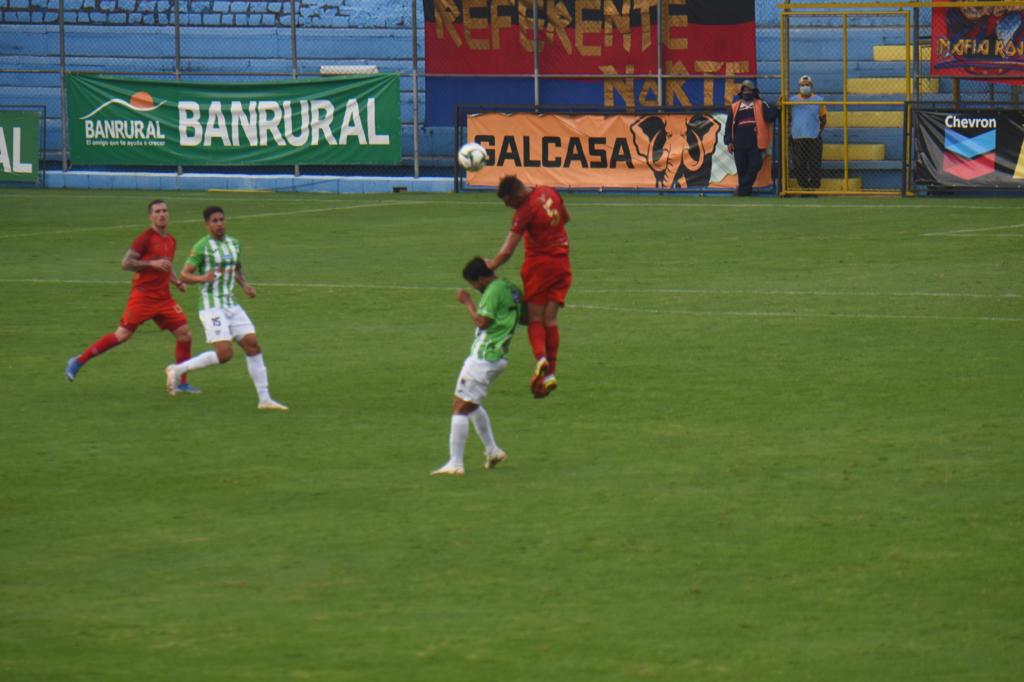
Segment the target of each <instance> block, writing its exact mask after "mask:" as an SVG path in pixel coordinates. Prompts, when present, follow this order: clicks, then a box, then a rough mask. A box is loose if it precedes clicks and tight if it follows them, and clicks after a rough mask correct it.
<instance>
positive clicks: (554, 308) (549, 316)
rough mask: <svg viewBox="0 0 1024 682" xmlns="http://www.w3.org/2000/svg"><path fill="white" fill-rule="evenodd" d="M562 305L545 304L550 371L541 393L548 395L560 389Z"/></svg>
mask: <svg viewBox="0 0 1024 682" xmlns="http://www.w3.org/2000/svg"><path fill="white" fill-rule="evenodd" d="M561 308H562V305H561V304H560V303H559V302H558V301H556V300H554V299H551V300H549V301H548V302H547V303H545V304H544V329H545V330H546V331H547V335H546V340H547V358H548V371H547V373H546V374H545V375H544V378H543V379H542V380H541V392H542V393H543V394H544V395H547V394H548V393H550V392H551V391H553V390H555V389H556V388H557V387H558V380H557V379H555V367H556V366H557V365H558V348H559V346H560V345H561V342H562V336H561V333H560V332H559V331H558V311H559V310H561Z"/></svg>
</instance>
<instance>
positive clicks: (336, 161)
mask: <svg viewBox="0 0 1024 682" xmlns="http://www.w3.org/2000/svg"><path fill="white" fill-rule="evenodd" d="M67 93H68V136H69V146H70V150H71V160H72V161H73V162H75V163H82V164H104V165H135V166H175V165H189V166H236V165H239V166H260V165H293V164H304V165H353V164H358V165H377V164H392V165H393V164H398V163H399V162H400V161H401V123H400V118H399V100H398V76H396V75H392V74H386V75H373V76H351V77H332V78H318V79H315V80H312V79H309V80H292V81H275V82H263V83H259V82H256V83H186V82H180V81H166V80H136V79H126V78H113V77H108V76H84V75H69V76H67Z"/></svg>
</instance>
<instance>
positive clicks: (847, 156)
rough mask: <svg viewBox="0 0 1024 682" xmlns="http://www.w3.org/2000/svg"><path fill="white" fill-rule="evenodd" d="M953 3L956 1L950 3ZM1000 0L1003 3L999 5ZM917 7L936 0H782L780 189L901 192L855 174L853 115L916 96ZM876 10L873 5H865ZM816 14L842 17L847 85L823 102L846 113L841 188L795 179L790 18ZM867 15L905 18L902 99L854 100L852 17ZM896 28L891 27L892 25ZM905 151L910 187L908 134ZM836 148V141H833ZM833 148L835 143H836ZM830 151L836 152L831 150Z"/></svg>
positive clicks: (793, 191) (842, 123) (792, 191)
mask: <svg viewBox="0 0 1024 682" xmlns="http://www.w3.org/2000/svg"><path fill="white" fill-rule="evenodd" d="M951 4H954V3H951ZM995 4H1000V3H995ZM914 5H917V6H921V7H932V6H933V5H932V4H931V3H863V4H857V3H842V4H839V3H784V4H780V5H779V8H780V10H781V11H780V29H781V30H780V38H781V50H780V54H781V58H782V65H781V66H782V68H781V71H782V77H781V86H780V92H781V93H782V98H781V100H780V101H781V105H782V139H781V150H782V163H781V169H782V179H781V187H782V191H781V193H782V194H783V195H787V194H793V195H799V194H840V195H841V194H899V193H901V191H902V190H901V189H896V190H889V189H867V190H865V189H863V188H862V184H861V182H860V178H859V177H858V178H853V177H851V174H850V170H851V169H850V162H851V161H852V160H856V159H855V158H854V157H855V156H857V154H851V149H850V127H851V126H850V114H851V107H854V108H858V109H860V108H862V107H870V106H883V107H892V106H894V105H900V104H904V105H905V103H906V102H907V101H909V100H910V99H911V97H912V91H913V75H912V70H911V65H912V63H913V58H912V54H913V53H912V50H913V49H914V46H913V45H912V42H911V13H910V11H909V10H908V8H909V7H912V6H914ZM866 8H871V9H866ZM814 16H825V17H832V18H834V17H841V19H842V23H841V35H842V40H841V45H840V49H841V56H842V75H841V79H842V89H841V92H840V93H839V94H840V97H839V99H832V100H824V101H822V102H820V103H819V104H823V105H825V107H826V108H830V107H838V108H839V111H840V113H841V117H840V119H839V120H840V127H841V129H842V143H841V145H840V146H839V147H840V149H841V155H840V158H839V160H840V161H841V162H842V177H841V178H839V180H840V183H839V187H838V188H827V189H826V188H825V187H824V185H823V187H822V188H820V189H803V188H798V187H795V186H794V183H793V182H792V178H791V177H790V170H791V164H790V155H791V149H790V144H789V143H790V139H789V129H790V122H791V120H790V119H791V116H790V107H791V106H793V105H795V104H799V103H800V102H799V100H795V99H790V98H789V93H790V92H791V87H790V83H789V74H790V72H791V66H790V65H791V63H792V61H794V59H793V56H794V55H793V54H792V52H791V46H790V36H791V18H792V17H801V18H806V17H814ZM863 16H881V17H885V16H888V17H894V18H900V17H901V18H902V22H900V23H901V24H902V29H903V32H904V40H903V59H902V60H901V61H903V64H904V72H903V76H902V78H900V79H899V80H902V86H903V88H902V89H903V93H902V94H903V102H900V101H895V100H891V99H890V100H880V99H867V100H865V99H856V100H852V99H851V98H850V95H851V94H852V93H851V87H850V81H851V79H850V59H849V53H850V35H849V29H850V18H851V17H863ZM889 27H890V28H891V27H892V25H889ZM893 113H896V114H897V115H899V116H901V117H902V116H903V112H902V111H900V112H893ZM902 127H903V128H904V131H906V126H905V125H903V126H902ZM903 142H904V144H903V147H904V150H903V151H904V153H903V155H902V156H903V158H902V165H903V168H904V186H905V172H906V168H907V166H908V159H907V154H908V153H909V151H908V150H909V145H908V144H907V142H908V140H907V139H906V137H905V136H904V138H903ZM830 146H831V145H830ZM833 149H834V147H833ZM829 151H832V150H831V149H830V150H829Z"/></svg>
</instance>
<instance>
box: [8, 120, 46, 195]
mask: <svg viewBox="0 0 1024 682" xmlns="http://www.w3.org/2000/svg"><path fill="white" fill-rule="evenodd" d="M38 181H39V114H37V113H36V112H34V111H0V182H32V183H35V182H38Z"/></svg>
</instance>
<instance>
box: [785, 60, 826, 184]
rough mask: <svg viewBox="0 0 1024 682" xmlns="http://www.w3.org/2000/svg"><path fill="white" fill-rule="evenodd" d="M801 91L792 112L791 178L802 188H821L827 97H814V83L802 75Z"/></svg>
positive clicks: (790, 130) (799, 83)
mask: <svg viewBox="0 0 1024 682" xmlns="http://www.w3.org/2000/svg"><path fill="white" fill-rule="evenodd" d="M798 88H799V92H798V93H797V96H796V97H794V98H793V103H792V104H791V105H790V110H789V111H790V115H789V120H790V126H789V137H790V145H789V148H790V157H789V158H790V166H791V169H792V173H791V175H792V176H793V178H794V179H796V181H797V184H799V185H800V188H801V189H818V188H819V187H821V150H822V144H821V136H822V133H823V132H824V131H825V121H826V120H827V116H828V112H827V111H826V109H825V105H824V104H822V102H823V101H824V98H823V97H822V96H821V95H816V94H814V81H812V80H811V77H810V76H800V81H799V82H798Z"/></svg>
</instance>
